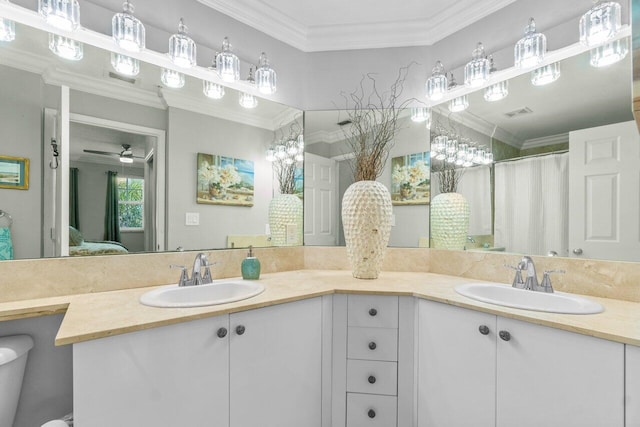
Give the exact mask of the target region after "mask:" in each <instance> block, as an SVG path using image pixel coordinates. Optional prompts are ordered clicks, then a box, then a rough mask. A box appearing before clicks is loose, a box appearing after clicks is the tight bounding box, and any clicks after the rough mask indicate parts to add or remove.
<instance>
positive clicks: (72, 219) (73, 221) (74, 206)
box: [69, 168, 80, 230]
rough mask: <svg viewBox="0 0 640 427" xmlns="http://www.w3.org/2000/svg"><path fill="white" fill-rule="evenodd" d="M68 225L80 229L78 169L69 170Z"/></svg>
mask: <svg viewBox="0 0 640 427" xmlns="http://www.w3.org/2000/svg"><path fill="white" fill-rule="evenodd" d="M69 225H70V226H71V227H73V228H75V229H76V230H79V229H80V211H79V209H78V168H70V169H69Z"/></svg>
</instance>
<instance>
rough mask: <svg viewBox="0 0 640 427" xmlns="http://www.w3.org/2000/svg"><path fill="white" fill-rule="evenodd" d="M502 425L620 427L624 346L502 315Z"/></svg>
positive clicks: (499, 401)
mask: <svg viewBox="0 0 640 427" xmlns="http://www.w3.org/2000/svg"><path fill="white" fill-rule="evenodd" d="M498 329H499V331H505V332H509V334H510V338H509V340H508V341H505V340H503V339H498V362H497V366H498V381H497V384H498V385H497V388H498V393H497V416H498V418H497V424H496V425H497V426H498V427H513V426H518V427H528V426H531V427H539V426H545V427H567V426H580V427H602V426H607V427H622V426H623V425H624V396H623V393H624V345H623V344H619V343H614V342H610V341H605V340H601V339H597V338H593V337H588V336H586V335H580V334H575V333H571V332H566V331H561V330H558V329H552V328H547V327H544V326H539V325H533V324H530V323H525V322H521V321H518V320H513V319H505V318H501V317H499V318H498Z"/></svg>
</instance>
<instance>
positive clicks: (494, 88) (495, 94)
mask: <svg viewBox="0 0 640 427" xmlns="http://www.w3.org/2000/svg"><path fill="white" fill-rule="evenodd" d="M507 95H509V82H508V81H507V80H503V81H501V82H498V83H496V84H493V85H491V86H489V87H486V88H485V89H484V100H485V101H487V102H495V101H500V100H501V99H504V98H506V97H507Z"/></svg>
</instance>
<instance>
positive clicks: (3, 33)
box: [0, 18, 16, 42]
mask: <svg viewBox="0 0 640 427" xmlns="http://www.w3.org/2000/svg"><path fill="white" fill-rule="evenodd" d="M15 38H16V24H15V22H13V21H11V20H10V19H5V18H0V42H10V41H13V40H15Z"/></svg>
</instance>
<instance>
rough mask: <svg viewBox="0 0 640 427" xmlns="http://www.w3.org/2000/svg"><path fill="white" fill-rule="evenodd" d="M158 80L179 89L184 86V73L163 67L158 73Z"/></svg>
mask: <svg viewBox="0 0 640 427" xmlns="http://www.w3.org/2000/svg"><path fill="white" fill-rule="evenodd" d="M160 81H162V84H164V85H165V86H167V87H170V88H173V89H180V88H181V87H183V86H184V74H182V73H179V72H177V71H173V70H170V69H168V68H163V69H162V73H161V74H160Z"/></svg>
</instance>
